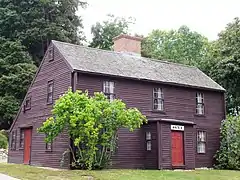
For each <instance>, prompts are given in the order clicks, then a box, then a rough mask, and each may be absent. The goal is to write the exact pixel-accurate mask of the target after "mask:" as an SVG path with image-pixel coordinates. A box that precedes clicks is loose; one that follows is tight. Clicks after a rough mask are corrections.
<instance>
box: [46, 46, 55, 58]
mask: <svg viewBox="0 0 240 180" xmlns="http://www.w3.org/2000/svg"><path fill="white" fill-rule="evenodd" d="M53 52H54V51H53V47H50V48H49V49H48V55H47V58H48V61H53Z"/></svg>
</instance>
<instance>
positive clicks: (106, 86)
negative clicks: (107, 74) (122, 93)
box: [103, 81, 115, 101]
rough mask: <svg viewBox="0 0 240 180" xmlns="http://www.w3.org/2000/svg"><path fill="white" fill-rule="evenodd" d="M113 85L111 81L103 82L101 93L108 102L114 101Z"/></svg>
mask: <svg viewBox="0 0 240 180" xmlns="http://www.w3.org/2000/svg"><path fill="white" fill-rule="evenodd" d="M114 88H115V83H114V82H113V81H104V82H103V93H104V94H105V96H107V98H108V99H109V100H110V101H113V100H114V99H115V93H114Z"/></svg>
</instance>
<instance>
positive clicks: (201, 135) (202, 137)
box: [197, 131, 206, 142]
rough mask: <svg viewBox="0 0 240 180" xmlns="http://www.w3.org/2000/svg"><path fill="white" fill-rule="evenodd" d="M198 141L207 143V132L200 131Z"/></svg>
mask: <svg viewBox="0 0 240 180" xmlns="http://www.w3.org/2000/svg"><path fill="white" fill-rule="evenodd" d="M197 141H198V142H206V132H205V131H198V134H197Z"/></svg>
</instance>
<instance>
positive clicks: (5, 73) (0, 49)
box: [0, 38, 36, 129]
mask: <svg viewBox="0 0 240 180" xmlns="http://www.w3.org/2000/svg"><path fill="white" fill-rule="evenodd" d="M25 50H26V49H25V47H24V46H22V45H21V43H20V42H19V41H9V40H7V39H4V38H0V87H1V91H0V127H1V128H4V129H8V128H9V126H10V125H11V122H12V120H13V118H14V116H15V115H16V112H17V110H18V108H19V104H20V103H21V101H22V99H23V97H24V96H25V94H26V91H27V88H28V86H29V84H30V82H31V81H32V78H33V76H34V74H35V72H36V66H35V65H34V64H33V62H32V60H31V58H30V56H29V55H28V53H26V51H25Z"/></svg>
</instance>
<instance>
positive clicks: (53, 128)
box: [38, 90, 147, 169]
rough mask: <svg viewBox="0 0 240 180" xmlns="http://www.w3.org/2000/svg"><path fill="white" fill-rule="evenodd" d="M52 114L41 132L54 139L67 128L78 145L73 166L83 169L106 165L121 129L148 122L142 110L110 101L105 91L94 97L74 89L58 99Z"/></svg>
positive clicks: (100, 167)
mask: <svg viewBox="0 0 240 180" xmlns="http://www.w3.org/2000/svg"><path fill="white" fill-rule="evenodd" d="M52 115H53V117H50V118H49V119H47V120H46V121H45V122H44V123H43V125H42V127H40V128H39V129H38V130H39V132H43V133H45V134H46V135H47V138H46V141H47V142H51V141H53V140H54V139H55V138H56V137H57V136H58V135H59V134H60V133H61V132H63V131H64V130H65V129H67V132H68V134H69V136H70V137H71V139H72V140H73V143H74V145H75V148H74V150H73V149H72V147H69V150H68V152H70V153H72V156H73V163H72V165H73V166H75V167H77V168H81V169H102V168H105V167H106V166H107V165H108V164H109V162H110V159H111V157H112V155H113V153H114V151H115V148H116V140H117V131H118V130H119V128H128V129H129V130H130V131H133V130H134V129H137V128H139V127H140V126H141V125H142V124H143V123H144V122H146V121H147V120H146V117H145V116H143V115H142V114H141V112H140V111H139V110H137V109H136V108H129V109H128V108H127V107H126V105H125V103H123V102H122V101H121V100H117V99H116V100H114V101H112V102H110V101H109V100H108V99H107V98H106V97H105V95H104V94H103V93H95V94H94V96H92V97H90V96H88V93H87V92H86V93H82V92H81V91H77V92H72V91H71V90H69V91H68V92H67V93H65V94H64V95H63V96H61V97H60V98H59V99H58V100H57V101H56V103H55V105H54V108H53V110H52ZM75 149H76V151H75ZM63 155H66V153H64V154H63ZM62 163H64V162H63V161H62V160H61V164H62Z"/></svg>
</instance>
